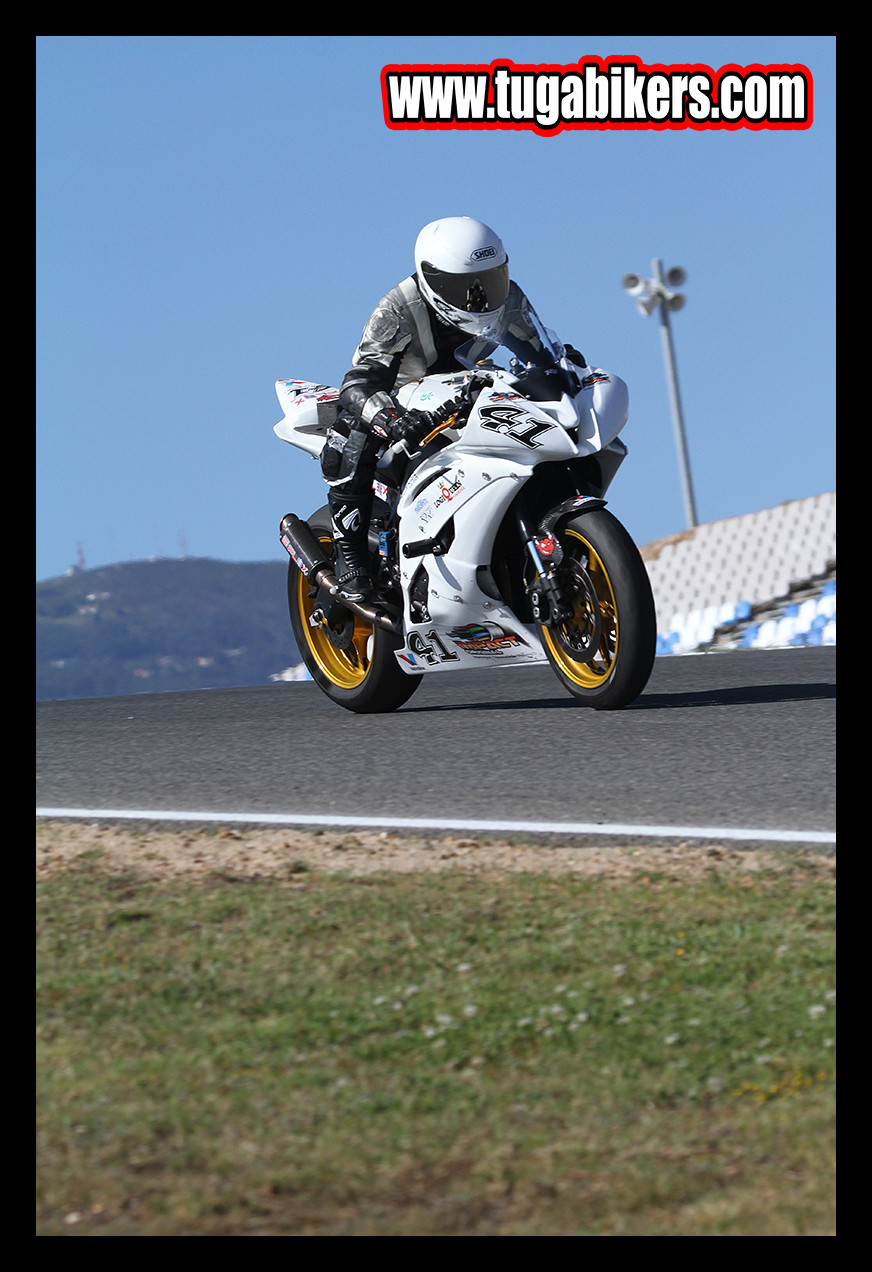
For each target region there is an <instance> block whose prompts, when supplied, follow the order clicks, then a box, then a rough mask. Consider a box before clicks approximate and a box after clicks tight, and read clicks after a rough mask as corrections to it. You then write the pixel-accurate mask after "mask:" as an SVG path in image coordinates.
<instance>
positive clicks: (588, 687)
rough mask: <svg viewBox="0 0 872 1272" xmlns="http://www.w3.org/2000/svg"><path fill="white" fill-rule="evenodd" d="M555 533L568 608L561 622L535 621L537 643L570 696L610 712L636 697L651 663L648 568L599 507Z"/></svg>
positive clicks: (653, 625)
mask: <svg viewBox="0 0 872 1272" xmlns="http://www.w3.org/2000/svg"><path fill="white" fill-rule="evenodd" d="M556 533H557V538H558V539H559V541H560V546H561V547H562V548H563V552H564V561H563V564H562V565H561V567H560V572H561V576H562V578H563V584H564V591H565V594H566V596H567V599H568V600H569V601H570V602H571V603H572V605H573V610H574V612H573V616H572V618H571V619H569V620H568V622H566V623H563V624H560V625H559V626H558V625H555V626H554V627H549V626H547V625H543V624H538V625H537V627H538V632H539V637H540V639H541V641H542V647H543V649H544V650H545V653H546V655H547V657H548V661H549V662H550V663H551V666H552V668H553V670H554V672H555V673H556V675H557V677H558V679H559V680H560V681H561V683H562V684H563V685H564V687H565V688H566V689H568V690H569V692H570V693H571V694H572V695H573V696H574V697H575V698H577V699H578V700H579V701H580V702H582V703H584V705H585V706H588V707H593V708H594V709H595V710H598V711H616V710H618V709H620V708H621V707H625V706H627V705H628V704H629V703H631V702H632V701H633V700H634V699H635V698H637V697H638V696H639V694H640V693H641V692H642V690H643V689H644V688H645V686H646V684H647V683H648V678H649V677H650V675H651V669H652V667H653V665H654V653H655V649H656V644H657V620H656V616H655V610H654V597H653V595H652V593H651V583H650V580H649V578H648V571H647V570H646V569H645V565H644V562H643V561H642V558H641V556H640V555H639V550H638V548H637V547H636V545H635V543H633V540H632V539H631V538H630V536H629V534H628V533H627V531H626V530H625V529H624V527H623V526H622V525H621V523H620V521H618V520H617V518H616V517H614V516H612V514H611V513H610V512H608V511H607V510H606V509H605V508H598V509H596V510H595V511H593V512H588V513H584V514H583V515H582V516H580V517H574V518H573V519H572V520H571V521H567V522H566V523H564V525H563V526H562V527H560V529H559V530H558V531H557V532H556ZM585 562H586V564H585Z"/></svg>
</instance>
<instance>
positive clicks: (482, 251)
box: [469, 247, 497, 261]
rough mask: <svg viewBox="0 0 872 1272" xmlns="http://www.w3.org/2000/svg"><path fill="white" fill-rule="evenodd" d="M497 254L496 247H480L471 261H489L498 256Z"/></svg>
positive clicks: (471, 257) (472, 255) (473, 254)
mask: <svg viewBox="0 0 872 1272" xmlns="http://www.w3.org/2000/svg"><path fill="white" fill-rule="evenodd" d="M496 254H497V249H496V248H495V247H478V248H476V250H475V251H474V252H473V253H472V254H471V255H470V258H469V259H470V260H471V261H486V260H489V259H490V258H491V257H492V256H496Z"/></svg>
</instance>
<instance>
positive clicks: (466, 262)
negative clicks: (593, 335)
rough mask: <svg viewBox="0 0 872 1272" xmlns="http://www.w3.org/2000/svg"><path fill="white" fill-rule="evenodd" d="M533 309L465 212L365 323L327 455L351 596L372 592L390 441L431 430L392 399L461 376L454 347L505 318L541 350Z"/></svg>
mask: <svg viewBox="0 0 872 1272" xmlns="http://www.w3.org/2000/svg"><path fill="white" fill-rule="evenodd" d="M530 313H531V306H530V303H529V301H528V300H527V298H526V296H525V295H524V293H523V292H522V291H521V289H520V287H518V285H517V284H516V283H515V282H514V281H512V280H511V279H510V278H509V265H508V256H507V255H506V251H505V248H504V247H503V244H502V242H501V241H500V239H499V237H498V235H497V234H496V233H495V232H494V231H493V230H492V229H491V228H490V227H489V226H487V225H485V224H484V223H483V222H481V221H477V220H475V219H474V218H473V217H469V216H452V217H445V218H443V219H442V220H439V221H431V222H430V223H429V224H428V225H425V226H424V228H423V229H422V230H421V233H420V234H419V235H418V238H417V240H416V242H415V273H414V274H412V275H411V276H410V277H408V278H406V279H404V280H403V281H402V282H401V283H399V284H398V285H397V286H396V287H394V288H392V289H391V291H389V292H388V293H387V294H386V295H385V296H383V297H382V299H381V300H380V301H379V302H378V304H377V305H376V307H375V309H374V310H373V312H372V314H371V315H370V318H369V319H368V321H367V323H366V326H365V327H364V330H363V335H362V337H361V340H360V344H359V345H358V346H357V349H356V351H355V353H354V357H353V359H352V364H351V369H350V370H349V371H348V373H347V375H346V376H345V378H344V380H343V382H342V387H341V390H340V395H339V406H340V415H339V417H338V419H337V421H336V423H335V424H334V426H333V428H332V429H331V431H330V433H329V434H328V438H327V442H326V444H325V446H324V449H323V450H322V452H321V472H322V475H323V477H324V480H325V481H326V482H327V485H328V497H327V499H328V505H329V508H330V515H331V518H332V522H333V533H334V540H335V544H336V550H337V561H336V575H337V580H338V583H339V590H340V592H341V593H342V594H343V595H344V596H345V597H346V598H347V599H348V600H352V601H357V602H361V601H366V600H370V599H372V597H373V594H374V591H375V587H374V583H373V580H372V578H371V577H370V568H369V560H370V557H369V549H368V544H367V538H368V529H369V521H370V516H371V512H372V503H373V478H374V475H375V466H376V463H377V461H378V458H379V456H380V454H381V453H382V451H383V450H384V448H385V447H386V446H388V445H390V444H391V443H392V442H397V441H405V443H406V445H407V448H408V450H409V451H414V450H416V449H417V447H418V446H419V444H420V442H421V441H422V440H423V438H425V437H426V436H427V434H428V433H429V432H430V431H431V428H432V423H431V420H430V417H429V415H427V413H426V412H424V411H418V410H407V411H404V410H403V409H402V408H401V407H399V406H398V405H397V403H396V402H395V400H394V398H393V397H392V396H391V395H392V394H393V393H394V392H395V391H396V390H397V389H399V388H400V387H401V386H402V385H404V384H407V383H408V382H409V381H410V380H419V379H421V378H422V377H423V376H425V375H428V374H429V373H431V372H434V371H435V372H437V373H438V372H440V371H445V372H451V371H456V370H457V363H456V362H455V360H454V352H455V350H456V349H457V348H459V346H460V345H462V344H464V343H466V341H468V340H469V339H470V338H471V337H473V336H475V335H479V334H480V333H481V332H482V331H484V330H485V329H486V328H487V327H489V326H491V325H492V324H493V323H495V322H496V321H497V320H498V319H500V318H501V317H504V319H505V321H507V322H509V323H510V324H511V326H512V329H514V330H517V332H518V334H520V335H521V336H522V337H523V338H525V339H527V340H531V341H533V342H534V345H537V344H538V336H537V334H536V330H535V327H534V326H533V324H532V322H531V321H530V318H529V314H530ZM572 353H574V350H573V351H572ZM579 358H580V355H579ZM580 361H581V363H582V365H583V361H584V360H583V359H580Z"/></svg>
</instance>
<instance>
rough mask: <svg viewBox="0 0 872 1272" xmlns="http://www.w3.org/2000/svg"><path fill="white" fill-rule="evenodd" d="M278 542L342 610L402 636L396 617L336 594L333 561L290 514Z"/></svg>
mask: <svg viewBox="0 0 872 1272" xmlns="http://www.w3.org/2000/svg"><path fill="white" fill-rule="evenodd" d="M279 539H280V540H281V543H282V546H283V547H284V549H285V551H286V552H287V554H288V556H289V557H290V558H291V560H292V561H293V563H294V565H295V566H296V567H297V569H298V570H299V571H300V573H301V574H303V575H304V576H305V577H306V578H307V579H309V581H310V582H311V584H312V587H313V588H318V587H323V588H324V589H325V590H326V591H327V592H329V594H330V596H331V597H332V598H333V599H334V600H335V601H336V602H337V603H338V604H339V605H342V606H343V607H344V608H345V609H347V610H351V612H352V613H353V614H357V615H358V616H359V617H360V618H362V619H365V621H366V622H367V623H372V624H373V625H374V626H375V627H383V628H384V629H385V631H389V632H393V634H394V635H395V636H402V634H403V628H402V623H401V621H400V619H399V616H398V617H396V618H393V617H391V615H389V614H387V613H385V612H384V610H383V609H376V608H375V606H373V605H366V604H361V603H360V602H358V601H349V600H347V599H346V597H344V596H343V595H342V593H341V592H340V591H339V583H338V581H337V578H336V575H335V574H334V573H333V562H332V561H331V560H330V558H329V556H328V555H327V553H326V552H325V551H324V547H323V545H322V544H321V543H319V542H318V540H317V539H316V538H315V536H314V535H313V534H312V531H311V529H310V528H309V524H308V522H306V521H303V519H302V518H301V517H298V516H296V515H295V514H294V513H293V512H289V513H287V514H286V515H285V516H284V517H282V520H281V523H280V525H279Z"/></svg>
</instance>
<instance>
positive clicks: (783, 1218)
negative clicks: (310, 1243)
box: [37, 855, 835, 1236]
mask: <svg viewBox="0 0 872 1272" xmlns="http://www.w3.org/2000/svg"><path fill="white" fill-rule="evenodd" d="M765 860H766V859H765V858H764V862H765ZM770 860H771V862H772V868H771V869H767V868H765V865H764V869H763V870H761V871H757V872H755V874H754V875H753V876H751V875H747V874H746V875H743V874H741V873H740V872H738V871H736V870H732V871H722V872H721V873H718V871H717V869H715V868H713V869H712V870H711V871H710V872H709V873H708V875H707V877H704V878H700V879H696V880H682V879H680V878H677V879H657V878H652V877H650V876H646V877H643V878H637V879H636V880H634V881H632V882H630V883H627V882H621V883H618V882H616V881H614V880H610V879H608V878H593V879H590V878H579V877H573V876H569V875H566V876H560V877H556V876H547V875H529V874H525V875H511V876H510V875H505V876H500V877H490V878H488V877H480V876H470V875H463V874H460V873H450V872H445V873H442V874H429V875H428V874H423V873H422V874H391V875H388V874H379V875H368V876H363V877H359V878H354V877H351V876H346V875H341V874H340V875H337V874H326V873H325V874H320V873H317V872H315V871H312V870H309V869H306V868H305V863H302V862H295V863H291V867H290V868H289V870H288V873H287V875H286V877H285V879H284V880H280V879H279V880H276V879H272V880H260V881H254V882H252V881H247V882H232V881H228V880H226V879H221V878H212V879H210V880H208V881H207V882H206V883H202V882H200V883H198V882H191V881H178V880H177V881H158V880H153V879H146V878H142V877H137V876H135V875H125V876H121V877H118V876H115V877H113V876H108V875H106V874H104V873H101V870H100V863H99V860H90V861H88V860H85V861H81V862H80V863H79V864H78V865H76V866H75V867H74V868H72V869H69V870H67V871H65V872H63V873H61V874H59V875H57V876H55V877H53V878H48V879H44V880H41V881H40V882H38V885H37V899H38V993H37V1007H38V1011H37V1057H38V1078H37V1091H38V1114H37V1123H38V1132H37V1232H38V1233H39V1234H41V1235H54V1234H61V1233H63V1234H70V1235H73V1234H76V1235H79V1234H80V1235H168V1234H179V1235H248V1234H251V1235H268V1234H278V1235H376V1234H388V1235H559V1234H572V1235H582V1236H585V1235H591V1236H594V1235H700V1236H717V1235H736V1236H740V1235H825V1234H831V1233H833V1232H834V1226H835V1219H834V1196H833V1193H834V1156H835V1146H834V1139H835V1130H834V1103H835V1048H834V1045H833V1044H834V1038H835V1019H834V1018H835V988H834V984H835V982H834V975H835V972H834V913H833V912H834V900H835V898H834V892H835V882H834V871H832V870H831V869H828V870H824V869H822V868H816V867H815V865H814V862H813V860H812V861H809V859H807V858H800V857H796V858H794V859H791V858H790V857H789V855H786V856H785V857H781V858H778V857H776V856H773V857H771V859H770Z"/></svg>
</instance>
